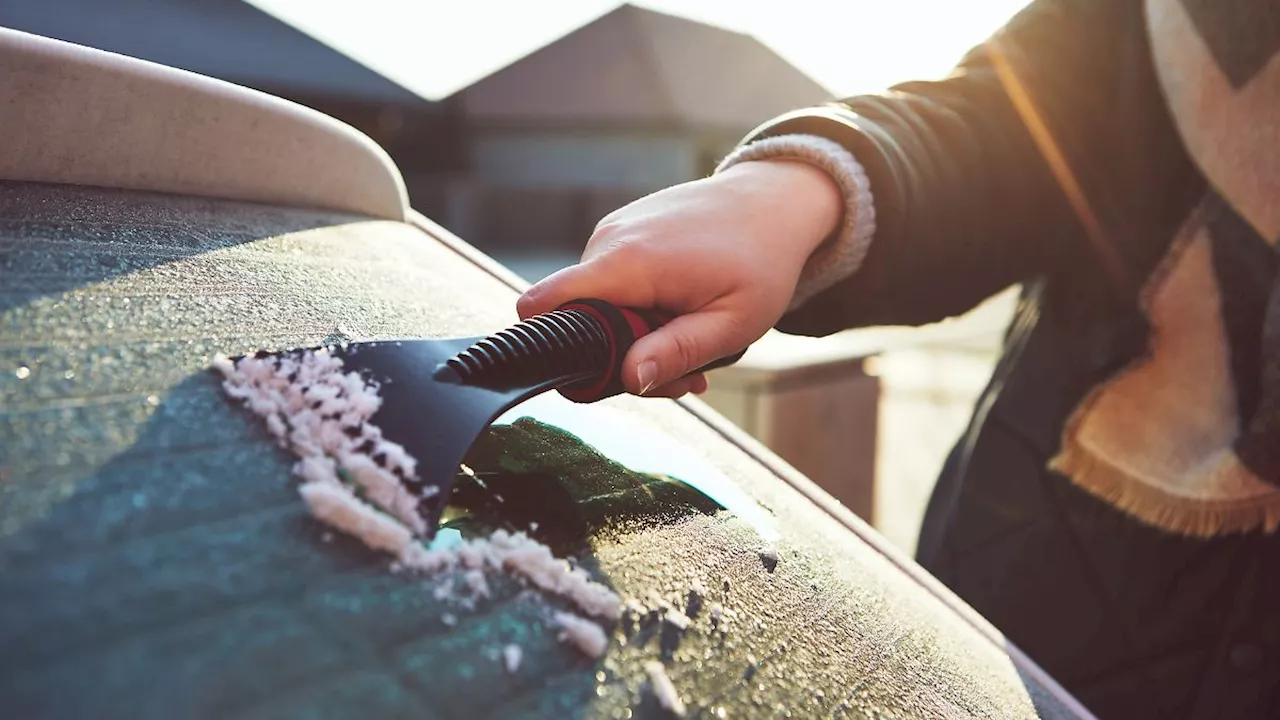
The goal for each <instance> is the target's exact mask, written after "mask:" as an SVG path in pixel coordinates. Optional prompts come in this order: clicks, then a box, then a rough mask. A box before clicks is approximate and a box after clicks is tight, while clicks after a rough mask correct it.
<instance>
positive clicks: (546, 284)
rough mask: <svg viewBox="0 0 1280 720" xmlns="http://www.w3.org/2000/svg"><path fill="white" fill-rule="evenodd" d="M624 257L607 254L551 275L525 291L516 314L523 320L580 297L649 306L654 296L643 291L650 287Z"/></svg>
mask: <svg viewBox="0 0 1280 720" xmlns="http://www.w3.org/2000/svg"><path fill="white" fill-rule="evenodd" d="M620 255H621V253H605V254H603V255H599V256H597V257H594V258H592V259H590V260H587V261H584V262H581V263H579V264H577V265H571V266H569V267H567V268H564V269H562V270H560V271H558V272H555V273H553V274H551V275H550V276H548V277H547V278H545V279H543V280H542V281H540V282H538V283H536V284H534V285H533V286H532V287H530V288H529V289H528V290H525V292H524V294H523V295H521V296H520V299H519V300H517V301H516V312H517V313H518V314H519V315H520V318H521V319H522V320H523V319H526V318H528V317H530V316H532V315H538V314H540V313H544V312H550V311H552V310H555V309H556V308H558V307H560V306H561V305H563V304H564V303H567V302H569V301H570V300H577V299H578V298H596V299H599V300H605V301H608V302H611V303H613V304H614V305H622V306H625V307H649V306H650V305H652V304H653V297H652V295H647V294H645V292H644V291H642V288H645V287H647V284H646V283H641V282H636V281H635V280H634V275H635V267H634V266H632V265H630V264H628V263H627V262H625V261H624V260H623V259H622V258H621V257H620Z"/></svg>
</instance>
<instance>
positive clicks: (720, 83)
mask: <svg viewBox="0 0 1280 720" xmlns="http://www.w3.org/2000/svg"><path fill="white" fill-rule="evenodd" d="M459 95H460V96H461V98H462V103H463V107H464V108H465V109H466V113H467V115H468V116H469V117H471V118H474V119H477V120H495V121H506V120H534V121H547V122H551V123H563V122H569V123H572V122H604V123H614V122H617V123H655V124H676V125H684V126H710V127H732V128H739V127H744V126H750V125H753V124H755V123H756V122H760V121H763V120H765V119H767V118H769V117H770V116H772V115H775V114H777V113H779V112H783V111H785V110H790V109H794V108H797V107H802V106H805V105H810V104H813V103H817V102H821V101H823V100H825V99H827V98H829V97H830V92H829V91H827V90H826V89H825V88H823V87H822V86H820V85H819V84H818V83H817V82H815V81H814V80H812V79H811V78H809V77H808V76H807V75H805V74H804V73H802V72H800V70H798V69H797V68H795V67H794V66H792V65H791V64H790V63H788V62H787V61H786V60H784V59H782V58H781V57H780V56H779V55H778V54H777V53H775V52H773V51H772V50H770V49H769V48H768V47H766V46H765V45H764V44H763V43H761V42H760V41H759V40H756V39H755V38H754V37H751V36H749V35H744V34H741V33H736V32H732V31H729V30H725V29H722V28H718V27H714V26H711V25H707V24H704V23H700V22H695V21H693V20H686V19H684V18H679V17H675V16H672V15H666V14H663V13H659V12H655V11H652V10H647V9H644V8H639V7H635V6H632V5H622V6H620V7H619V8H617V9H616V10H614V11H612V12H610V13H608V14H606V15H604V16H602V17H600V18H599V19H597V20H595V21H594V22H592V23H589V24H587V25H585V26H583V27H581V28H579V29H577V30H575V31H573V32H571V33H569V34H568V35H565V36H564V37H562V38H560V39H559V40H556V41H554V42H552V43H551V44H549V45H547V46H545V47H543V48H542V49H540V50H537V51H535V52H533V53H531V54H530V55H528V56H526V57H524V58H523V59H521V60H518V61H516V62H515V63H512V64H511V65H508V66H507V67H505V68H503V69H502V70H499V71H497V72H495V73H493V74H492V75H489V76H488V77H486V78H484V79H482V80H480V81H479V82H477V83H475V84H474V85H472V86H471V87H469V88H467V89H466V90H463V91H462V92H461V93H459Z"/></svg>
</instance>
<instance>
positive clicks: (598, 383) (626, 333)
mask: <svg viewBox="0 0 1280 720" xmlns="http://www.w3.org/2000/svg"><path fill="white" fill-rule="evenodd" d="M557 309H559V310H578V311H580V312H583V313H586V314H588V315H590V316H592V317H593V318H595V319H596V320H598V321H599V322H600V325H601V327H602V328H604V332H605V336H606V338H607V340H608V342H609V360H608V364H607V365H606V366H605V368H606V369H605V372H604V373H603V374H602V375H601V376H600V377H598V378H592V379H591V380H588V381H586V382H581V383H577V384H574V385H567V386H565V387H562V388H560V394H561V395H563V396H565V397H566V398H568V399H570V400H572V401H574V402H579V403H590V402H595V401H597V400H603V399H605V398H608V397H613V396H614V395H620V394H622V393H624V392H626V388H624V387H623V385H622V361H623V359H624V358H626V356H627V351H628V350H630V349H631V346H632V345H634V344H635V342H636V340H639V339H640V338H642V337H644V336H645V335H648V334H649V333H651V332H653V331H654V330H657V329H658V328H660V327H662V326H663V325H666V324H667V323H668V322H670V321H671V319H672V316H671V315H668V314H667V313H663V312H660V311H657V310H637V309H634V308H625V307H619V306H617V305H614V304H613V303H609V302H605V301H604V300H594V299H579V300H571V301H570V302H567V303H565V304H563V305H561V306H560V307H559V308H557ZM745 352H746V350H742V351H740V352H738V353H735V354H733V355H730V356H729V357H726V358H721V359H720V360H716V361H715V362H712V363H708V364H707V365H704V366H703V367H701V368H698V369H697V370H695V371H694V372H695V373H699V372H705V371H707V370H713V369H715V368H719V367H725V366H726V365H732V364H733V363H735V362H737V361H738V360H739V359H740V358H741V357H742V355H743V353H745ZM691 374H692V373H691Z"/></svg>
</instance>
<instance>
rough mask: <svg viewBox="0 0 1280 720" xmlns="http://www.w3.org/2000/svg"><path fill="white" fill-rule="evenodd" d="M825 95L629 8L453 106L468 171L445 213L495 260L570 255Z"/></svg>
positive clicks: (797, 75)
mask: <svg viewBox="0 0 1280 720" xmlns="http://www.w3.org/2000/svg"><path fill="white" fill-rule="evenodd" d="M827 97H828V92H827V91H826V90H825V89H823V88H822V87H821V86H819V85H818V84H817V83H816V82H814V81H813V80H811V79H810V78H809V77H808V76H806V75H804V74H803V73H801V72H800V71H799V70H797V69H796V68H795V67H793V66H792V65H790V64H788V63H787V62H786V61H785V60H783V59H782V58H781V57H780V56H778V55H777V54H776V53H774V52H773V51H772V50H770V49H769V48H768V47H766V46H765V45H764V44H762V43H761V42H759V41H758V40H756V39H755V38H753V37H750V36H747V35H743V34H740V33H735V32H731V31H728V30H724V29H721V28H718V27H714V26H711V25H707V24H704V23H699V22H694V21H692V20H686V19H683V18H679V17H675V16H671V15H665V14H662V13H658V12H654V11H651V10H646V9H643V8H639V7H635V6H631V5H623V6H621V7H618V8H616V9H615V10H613V11H612V12H610V13H608V14H606V15H604V16H602V17H600V18H598V19H596V20H594V21H593V22H591V23H589V24H587V25H585V26H583V27H581V28H579V29H577V30H575V31H573V32H571V33H569V34H567V35H565V36H564V37H562V38H560V39H559V40H556V41H555V42H552V43H551V44H549V45H547V46H545V47H543V48H542V49H540V50H538V51H536V52H534V53H532V54H530V55H528V56H526V57H524V58H522V59H521V60H518V61H516V62H514V63H512V64H511V65H508V66H507V67H505V68H503V69H501V70H499V71H497V72H495V73H493V74H492V75H489V76H488V77H486V78H484V79H482V80H480V81H479V82H476V83H475V84H473V85H471V86H470V87H468V88H466V89H465V90H463V91H461V92H460V93H458V94H457V95H456V96H455V97H454V98H452V99H453V100H456V101H457V105H458V108H459V111H460V112H461V114H462V116H463V117H464V118H465V123H466V126H467V136H468V137H467V147H468V164H467V169H466V172H465V173H460V174H457V175H455V176H454V177H450V178H445V179H444V183H443V185H442V188H441V190H442V192H444V193H445V195H446V197H447V200H446V201H445V202H444V204H443V206H442V207H441V208H440V209H441V210H442V212H440V213H438V215H439V217H440V218H441V220H442V221H443V222H444V223H445V224H446V225H448V226H449V227H450V228H451V229H453V230H455V231H456V232H458V233H459V234H461V235H463V236H464V237H467V238H468V239H470V240H471V241H472V242H474V243H476V244H477V245H480V246H481V247H483V248H485V249H486V250H489V251H490V252H492V253H496V254H499V255H512V254H514V255H519V254H522V253H525V252H529V251H530V250H531V249H539V250H545V251H548V252H576V251H577V250H579V249H580V248H581V246H582V243H583V242H584V241H585V240H586V238H587V236H588V235H589V233H590V231H591V229H592V228H593V227H594V225H595V223H596V221H597V220H599V219H600V217H602V216H603V215H605V214H606V213H607V212H609V211H610V210H612V209H614V208H617V207H619V206H621V205H623V204H625V203H626V202H629V201H630V200H633V199H635V198H638V197H641V196H643V195H645V194H648V193H650V192H653V191H655V190H658V189H661V188H663V187H666V186H669V185H672V184H675V183H679V182H683V181H686V180H691V179H694V178H696V177H699V176H702V175H706V174H707V173H709V172H710V171H711V170H712V169H713V168H714V167H715V164H716V162H718V161H719V159H720V158H722V157H723V156H724V155H725V153H727V152H728V151H729V150H731V149H732V147H733V146H734V144H735V143H736V142H737V141H739V140H740V139H741V138H742V136H743V135H744V134H745V133H746V132H748V131H749V130H750V129H751V128H752V127H754V126H755V125H757V124H758V123H760V122H762V121H764V120H766V119H768V118H769V117H771V116H773V115H776V114H778V113H780V112H783V111H786V110H789V109H794V108H797V107H802V106H806V105H811V104H814V103H817V102H821V101H823V100H824V99H826V98H827Z"/></svg>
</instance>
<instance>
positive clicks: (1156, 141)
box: [744, 0, 1194, 334]
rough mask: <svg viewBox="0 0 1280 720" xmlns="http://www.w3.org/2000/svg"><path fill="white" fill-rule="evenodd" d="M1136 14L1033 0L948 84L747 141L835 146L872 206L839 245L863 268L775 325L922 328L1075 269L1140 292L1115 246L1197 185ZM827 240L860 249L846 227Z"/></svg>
mask: <svg viewBox="0 0 1280 720" xmlns="http://www.w3.org/2000/svg"><path fill="white" fill-rule="evenodd" d="M1142 6H1143V3H1142V2H1141V0H1038V1H1037V2H1035V3H1033V4H1032V5H1031V6H1029V7H1028V8H1027V9H1026V10H1024V11H1023V12H1022V13H1020V14H1019V15H1018V16H1017V17H1016V18H1014V19H1013V20H1012V21H1011V22H1010V23H1009V24H1008V25H1007V26H1006V27H1005V28H1004V29H1003V30H1002V31H1001V32H1000V33H998V34H997V35H996V36H995V37H994V38H992V39H991V40H990V41H988V42H987V43H985V44H984V45H982V46H981V47H979V48H977V49H976V50H974V51H973V52H972V53H971V54H970V55H969V56H968V57H967V58H965V59H964V61H963V62H962V63H961V65H960V66H959V67H958V68H957V70H956V72H955V73H953V74H952V75H951V76H950V77H948V78H947V79H945V80H941V81H937V82H915V83H908V84H903V85H900V86H898V87H895V88H893V89H892V90H891V91H890V92H887V93H884V94H882V95H875V96H863V97H856V98H851V99H848V100H845V101H842V102H840V103H835V104H832V105H829V106H825V107H821V108H815V109H811V110H805V111H799V112H794V113H789V114H787V115H783V116H782V117H780V118H777V119H775V120H773V121H770V122H769V123H766V124H765V125H763V126H762V127H760V128H759V129H757V130H756V131H754V132H753V133H752V134H751V135H750V136H749V137H748V138H747V140H746V141H745V143H744V144H746V145H748V147H749V145H750V144H751V143H754V142H756V141H759V140H761V139H763V138H778V137H781V136H791V137H796V136H800V135H805V136H818V137H821V138H826V139H829V140H832V141H835V142H836V143H839V144H840V145H841V146H843V147H844V148H846V149H847V150H848V151H849V152H850V153H851V154H852V156H853V157H854V158H856V160H857V164H858V165H860V166H861V168H862V169H864V170H865V173H866V176H867V178H869V181H870V182H869V184H870V196H871V198H872V201H873V203H874V237H873V238H872V239H871V241H870V243H869V245H868V246H867V247H854V248H852V252H850V249H849V248H844V249H843V250H844V251H845V254H846V255H849V254H852V255H853V256H855V257H856V258H858V260H859V261H860V262H859V263H858V264H857V267H856V269H855V268H853V267H851V266H850V263H848V262H845V263H843V264H839V263H837V264H836V265H837V267H836V268H835V270H834V271H833V272H831V273H827V277H825V278H817V279H815V280H813V282H818V283H820V284H821V285H822V286H825V289H823V290H822V291H821V292H818V293H816V295H814V296H813V297H812V299H811V300H809V301H807V302H805V303H804V304H803V305H801V306H800V307H799V308H795V309H793V310H792V311H791V312H789V313H788V314H787V316H786V317H784V318H783V320H782V321H781V322H780V323H779V324H778V327H779V328H780V329H782V330H784V331H788V332H796V333H803V334H825V333H829V332H834V331H836V330H840V329H843V328H848V327H856V326H865V325H875V324H913V325H914V324H923V323H928V322H932V321H936V320H940V319H943V318H945V317H948V316H951V315H956V314H959V313H962V312H964V311H966V310H968V309H970V308H971V307H973V306H974V305H976V304H977V303H978V302H980V301H982V300H983V299H985V298H987V297H989V296H991V295H993V294H994V293H996V292H999V291H1000V290H1002V289H1004V288H1005V287H1008V286H1009V285H1011V284H1014V283H1017V282H1020V281H1024V280H1027V279H1030V278H1032V277H1034V276H1038V275H1042V274H1047V273H1052V272H1054V271H1055V270H1057V269H1060V268H1071V267H1074V268H1079V267H1081V266H1082V264H1087V265H1089V266H1092V267H1093V268H1095V269H1096V272H1098V273H1112V274H1116V282H1130V281H1133V280H1134V279H1135V278H1132V277H1122V276H1125V275H1126V273H1129V272H1130V271H1131V270H1132V269H1133V266H1134V265H1135V263H1136V264H1138V265H1140V264H1141V262H1139V261H1138V259H1137V258H1136V257H1135V254H1138V255H1143V254H1145V251H1144V250H1142V249H1135V248H1130V247H1127V246H1126V244H1125V237H1124V227H1125V226H1126V225H1127V224H1129V223H1133V222H1141V221H1142V218H1143V216H1144V214H1147V213H1153V212H1159V211H1160V209H1161V208H1163V207H1170V206H1173V205H1176V204H1177V203H1178V202H1180V201H1181V198H1180V197H1178V196H1180V195H1181V194H1185V193H1186V192H1188V188H1189V187H1190V186H1191V185H1192V183H1190V182H1189V181H1188V178H1189V177H1191V176H1192V175H1193V174H1194V173H1193V172H1192V170H1191V166H1190V164H1189V161H1188V160H1187V158H1186V157H1185V151H1184V150H1183V149H1182V146H1181V144H1180V142H1179V140H1178V137H1177V135H1176V131H1175V129H1174V127H1173V125H1172V121H1171V119H1170V117H1169V115H1168V112H1167V110H1166V108H1165V105H1164V102H1163V99H1162V97H1161V93H1160V89H1159V87H1158V84H1157V81H1156V77H1155V74H1154V69H1153V67H1152V65H1151V56H1150V52H1149V46H1148V42H1147V30H1146V27H1145V25H1144V16H1143V15H1144V14H1143V9H1142ZM1059 158H1060V159H1061V160H1063V161H1064V162H1063V163H1057V162H1056V160H1057V159H1059ZM1053 165H1056V167H1053ZM1077 188H1078V189H1079V192H1076V189H1077ZM846 197H848V190H847V189H846ZM854 205H856V203H853V202H846V206H848V207H853V206H854ZM1082 216H1083V217H1082ZM1090 216H1092V217H1090ZM838 241H839V242H845V243H850V242H852V243H864V242H865V241H864V240H863V239H860V238H857V237H853V236H850V235H849V233H847V232H846V233H844V234H842V236H841V237H840V238H839V240H838ZM835 250H840V248H836V249H834V250H833V249H832V248H823V249H821V250H819V254H822V253H831V252H833V251H835ZM803 291H804V288H803V286H802V288H801V292H802V294H804V292H803Z"/></svg>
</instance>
